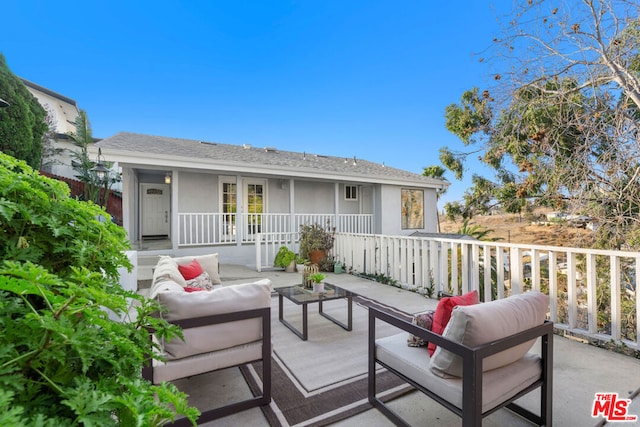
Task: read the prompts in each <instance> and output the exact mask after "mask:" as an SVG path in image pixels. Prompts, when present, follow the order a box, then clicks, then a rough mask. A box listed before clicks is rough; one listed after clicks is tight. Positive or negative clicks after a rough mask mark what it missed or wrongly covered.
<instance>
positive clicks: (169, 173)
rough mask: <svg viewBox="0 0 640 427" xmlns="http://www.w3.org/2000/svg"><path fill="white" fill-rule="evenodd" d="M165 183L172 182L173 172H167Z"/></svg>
mask: <svg viewBox="0 0 640 427" xmlns="http://www.w3.org/2000/svg"><path fill="white" fill-rule="evenodd" d="M164 183H165V184H171V172H167V173H166V174H164Z"/></svg>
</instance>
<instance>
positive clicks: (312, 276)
mask: <svg viewBox="0 0 640 427" xmlns="http://www.w3.org/2000/svg"><path fill="white" fill-rule="evenodd" d="M326 277H327V276H326V275H324V274H322V273H313V274H310V275H309V279H311V281H312V282H316V283H321V282H322V281H323V280H324V279H325V278H326Z"/></svg>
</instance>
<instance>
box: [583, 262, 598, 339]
mask: <svg viewBox="0 0 640 427" xmlns="http://www.w3.org/2000/svg"><path fill="white" fill-rule="evenodd" d="M585 280H586V281H587V321H588V323H589V333H592V334H595V333H596V332H598V301H597V299H596V298H597V297H596V295H597V286H598V271H597V269H596V255H595V254H588V255H587V276H586V277H585Z"/></svg>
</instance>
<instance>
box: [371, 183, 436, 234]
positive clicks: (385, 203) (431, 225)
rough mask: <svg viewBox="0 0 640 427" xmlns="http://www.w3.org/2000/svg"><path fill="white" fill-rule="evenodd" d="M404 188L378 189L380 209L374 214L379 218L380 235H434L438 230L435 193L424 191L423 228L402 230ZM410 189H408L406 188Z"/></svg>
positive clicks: (433, 191)
mask: <svg viewBox="0 0 640 427" xmlns="http://www.w3.org/2000/svg"><path fill="white" fill-rule="evenodd" d="M402 188H404V187H396V186H389V185H382V186H381V187H380V207H379V210H378V211H377V212H376V213H377V215H378V217H379V218H380V230H379V233H380V234H385V235H390V236H408V235H410V234H412V233H414V232H416V231H421V232H427V233H435V232H437V229H438V226H437V225H438V222H437V212H436V209H437V205H436V191H435V190H431V189H424V190H423V191H424V206H423V212H424V228H420V229H416V228H412V229H402V218H401V215H402V208H401V199H402V196H401V193H402V192H401V190H402ZM406 188H410V187H406Z"/></svg>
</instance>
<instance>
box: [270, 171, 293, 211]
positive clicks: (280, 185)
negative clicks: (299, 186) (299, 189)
mask: <svg viewBox="0 0 640 427" xmlns="http://www.w3.org/2000/svg"><path fill="white" fill-rule="evenodd" d="M266 202H267V206H266V209H267V210H266V212H267V213H289V180H285V179H270V180H268V181H267V198H266Z"/></svg>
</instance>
